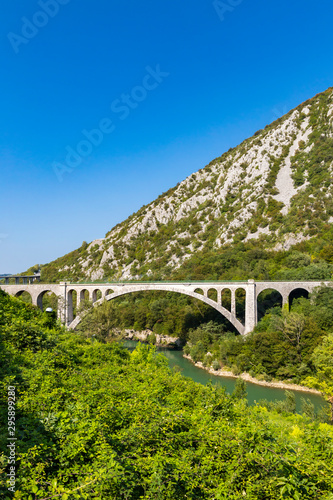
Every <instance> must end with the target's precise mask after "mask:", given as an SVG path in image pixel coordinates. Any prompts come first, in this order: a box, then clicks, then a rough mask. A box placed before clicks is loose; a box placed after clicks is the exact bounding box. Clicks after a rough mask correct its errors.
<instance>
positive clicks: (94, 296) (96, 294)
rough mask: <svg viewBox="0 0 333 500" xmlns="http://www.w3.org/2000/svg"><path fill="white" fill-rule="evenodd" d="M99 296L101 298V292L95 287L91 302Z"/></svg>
mask: <svg viewBox="0 0 333 500" xmlns="http://www.w3.org/2000/svg"><path fill="white" fill-rule="evenodd" d="M101 298H102V292H101V291H100V290H99V289H98V288H97V289H96V290H94V291H93V293H92V302H93V303H94V302H96V300H99V299H101Z"/></svg>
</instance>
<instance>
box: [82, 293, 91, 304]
mask: <svg viewBox="0 0 333 500" xmlns="http://www.w3.org/2000/svg"><path fill="white" fill-rule="evenodd" d="M89 299H90V296H89V291H88V290H81V291H80V303H81V302H82V301H84V300H89Z"/></svg>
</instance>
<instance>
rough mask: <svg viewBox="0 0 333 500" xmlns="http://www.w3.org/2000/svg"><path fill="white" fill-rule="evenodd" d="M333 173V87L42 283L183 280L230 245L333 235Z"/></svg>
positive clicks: (46, 269) (46, 271)
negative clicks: (196, 265) (200, 262)
mask: <svg viewBox="0 0 333 500" xmlns="http://www.w3.org/2000/svg"><path fill="white" fill-rule="evenodd" d="M332 169H333V89H332V88H329V89H328V90H327V91H325V92H323V93H321V94H318V95H317V96H315V97H314V98H313V99H311V100H309V101H306V102H305V103H303V104H301V105H300V106H298V107H297V108H296V109H294V110H292V111H290V112H289V113H288V114H287V115H285V116H284V117H282V118H280V119H279V120H277V121H275V122H274V123H272V124H271V125H268V126H266V127H265V129H263V130H260V131H258V132H256V133H255V134H254V136H253V137H251V138H249V139H247V140H245V141H244V142H243V143H242V144H240V145H239V146H238V147H236V148H233V149H230V150H229V151H228V152H226V153H224V154H223V155H222V156H221V157H219V158H216V159H215V160H213V161H212V162H211V163H210V164H209V165H207V166H206V167H205V168H203V169H202V170H199V171H198V172H196V173H193V174H192V175H190V176H189V177H187V178H186V179H185V180H184V181H183V182H181V183H180V184H179V185H177V186H176V187H175V188H173V189H170V190H169V191H168V192H166V193H164V194H162V195H161V196H159V197H158V198H157V199H156V200H155V201H153V202H152V203H150V204H149V205H146V206H144V207H142V208H141V209H140V210H139V211H138V212H137V213H135V214H133V215H132V216H130V217H129V218H128V219H127V220H125V221H124V222H122V223H121V224H118V225H117V226H115V227H114V228H113V229H112V230H111V231H109V232H108V233H107V234H106V236H105V237H104V238H101V239H98V240H95V241H93V242H92V243H90V244H89V245H87V244H86V243H84V244H83V245H82V247H81V248H80V249H78V250H75V251H74V252H71V253H70V254H68V255H66V256H64V257H61V258H60V259H57V260H56V261H54V262H52V263H50V264H47V265H45V266H43V267H42V278H43V280H45V281H47V280H48V281H54V280H59V279H68V280H72V281H74V280H86V279H89V280H99V279H103V280H104V279H105V280H106V279H107V280H112V279H121V280H124V279H165V278H168V279H173V278H174V277H179V276H183V275H182V273H181V272H180V271H181V270H182V269H185V268H187V269H190V268H191V265H190V263H191V262H192V261H193V259H197V258H198V256H201V257H200V258H201V259H203V260H204V259H205V256H207V255H208V254H209V253H214V254H215V255H219V253H220V254H223V253H224V252H225V249H226V248H228V247H229V246H230V245H233V246H234V245H236V244H240V243H241V242H242V243H243V245H245V247H246V248H262V249H264V250H266V251H270V252H274V251H275V252H277V251H280V252H281V251H285V250H288V249H289V248H291V247H292V246H293V245H296V244H297V243H299V242H302V241H306V240H310V239H311V238H312V239H313V238H314V237H316V238H318V237H323V235H327V234H331V224H332V222H333V202H332ZM185 274H186V279H190V278H191V277H193V273H191V272H190V271H189V272H187V273H185ZM218 277H219V276H218Z"/></svg>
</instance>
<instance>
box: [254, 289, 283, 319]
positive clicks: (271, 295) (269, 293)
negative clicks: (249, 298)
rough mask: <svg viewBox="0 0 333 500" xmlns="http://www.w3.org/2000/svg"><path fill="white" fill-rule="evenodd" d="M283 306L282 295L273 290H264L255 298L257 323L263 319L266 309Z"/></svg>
mask: <svg viewBox="0 0 333 500" xmlns="http://www.w3.org/2000/svg"><path fill="white" fill-rule="evenodd" d="M282 306H283V295H282V293H281V292H279V291H278V290H276V289H275V288H265V290H262V291H261V292H260V293H259V294H258V296H257V313H258V321H259V320H260V319H261V318H263V317H264V316H265V314H266V311H268V309H271V308H272V307H281V308H282Z"/></svg>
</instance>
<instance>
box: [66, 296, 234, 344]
mask: <svg viewBox="0 0 333 500" xmlns="http://www.w3.org/2000/svg"><path fill="white" fill-rule="evenodd" d="M190 294H192V295H190ZM203 299H204V300H203V301H202V300H200V299H198V298H195V297H193V292H191V291H189V294H186V293H181V292H175V291H162V290H161V291H153V290H145V291H133V290H131V291H128V292H127V291H124V293H122V294H121V295H120V294H119V295H117V296H116V297H114V298H112V295H108V297H107V300H104V298H102V299H101V300H99V301H98V302H96V303H95V307H94V308H93V309H92V310H91V309H90V311H89V312H88V314H86V315H85V316H84V315H83V316H81V317H80V318H77V319H79V321H77V322H75V321H76V320H75V321H74V323H73V325H71V327H72V328H77V329H78V330H79V331H82V332H83V333H89V332H90V334H91V333H92V332H94V331H98V332H104V333H103V335H105V336H106V338H108V335H109V332H110V331H112V329H114V330H115V331H118V332H121V331H123V332H124V331H125V332H127V333H126V334H127V335H133V330H134V331H136V332H138V331H139V332H143V331H144V332H147V330H148V332H149V331H150V332H152V333H153V334H154V335H155V336H157V335H160V336H162V337H163V336H169V337H179V338H181V339H182V340H183V341H185V340H186V336H187V333H188V332H189V330H191V329H195V328H198V327H199V326H200V325H202V324H206V323H210V322H212V323H214V324H218V325H221V331H222V332H223V331H224V332H234V333H236V334H239V333H240V332H242V325H241V324H240V323H238V322H237V323H236V322H235V321H234V323H235V324H233V323H232V320H231V319H230V321H229V319H228V318H227V317H226V316H223V311H221V310H217V309H216V308H215V306H213V304H209V303H207V301H209V300H210V299H208V298H206V297H203ZM215 304H216V303H215ZM216 307H220V306H218V304H216ZM226 312H227V311H226ZM81 320H82V321H81ZM80 321H81V322H80ZM235 325H237V326H235ZM237 328H239V330H237Z"/></svg>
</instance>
